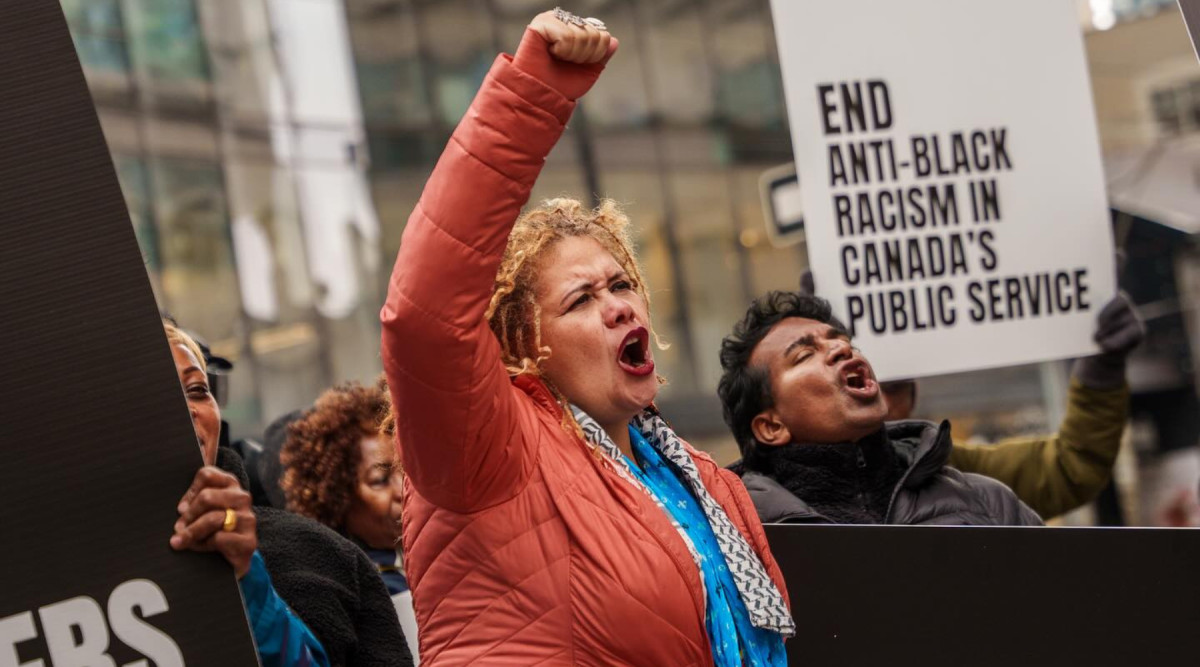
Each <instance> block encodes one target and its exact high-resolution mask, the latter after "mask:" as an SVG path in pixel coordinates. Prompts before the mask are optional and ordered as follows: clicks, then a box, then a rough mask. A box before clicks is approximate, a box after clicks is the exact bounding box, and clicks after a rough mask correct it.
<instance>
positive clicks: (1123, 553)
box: [766, 524, 1200, 667]
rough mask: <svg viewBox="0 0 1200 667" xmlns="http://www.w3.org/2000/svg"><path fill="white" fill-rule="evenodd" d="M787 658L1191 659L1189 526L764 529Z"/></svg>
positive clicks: (986, 665)
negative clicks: (790, 625)
mask: <svg viewBox="0 0 1200 667" xmlns="http://www.w3.org/2000/svg"><path fill="white" fill-rule="evenodd" d="M766 529H767V537H768V539H769V540H770V542H771V550H772V552H773V553H774V554H775V558H776V559H777V560H778V561H779V564H780V566H781V567H782V568H783V575H784V577H785V578H786V579H787V584H788V593H789V595H790V596H791V602H792V612H793V615H794V616H795V618H796V626H797V635H796V637H794V638H793V639H791V640H790V641H789V642H788V656H789V661H790V663H791V664H793V665H807V666H809V667H827V666H829V665H890V666H893V667H902V666H904V665H920V666H921V667H962V666H963V665H971V667H992V666H995V667H1011V666H1013V665H1088V667H1109V666H1112V667H1118V666H1119V667H1127V666H1129V665H1191V664H1195V663H1196V656H1197V652H1196V608H1197V604H1198V601H1200V568H1198V567H1197V563H1200V531H1197V530H1172V529H1140V528H964V527H913V526H794V525H793V526H789V525H778V524H777V525H768V526H766Z"/></svg>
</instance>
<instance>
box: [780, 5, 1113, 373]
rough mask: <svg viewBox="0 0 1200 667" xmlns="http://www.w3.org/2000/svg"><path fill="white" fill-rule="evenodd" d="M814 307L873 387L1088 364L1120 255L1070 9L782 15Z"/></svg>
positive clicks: (943, 8) (784, 11) (788, 10)
mask: <svg viewBox="0 0 1200 667" xmlns="http://www.w3.org/2000/svg"><path fill="white" fill-rule="evenodd" d="M772 8H773V10H774V19H775V30H776V33H777V35H778V43H779V53H780V60H781V63H782V67H783V80H784V85H785V92H786V97H787V106H788V118H789V120H790V124H791V132H792V138H793V145H794V148H795V157H796V166H797V171H798V173H799V177H800V183H801V184H802V187H801V193H802V196H803V209H804V216H805V234H806V242H807V244H808V254H809V260H810V264H811V266H812V271H813V274H814V277H815V280H816V288H817V292H818V294H820V295H821V296H824V297H825V298H827V299H829V300H830V302H831V303H832V304H833V307H834V312H835V313H836V314H837V315H838V316H839V317H840V318H841V319H842V320H843V321H844V322H845V323H846V325H847V326H848V327H850V328H851V329H852V330H853V333H854V335H855V337H856V339H857V340H856V344H857V345H859V346H860V347H861V348H862V350H863V351H864V353H865V354H866V356H867V358H869V359H870V360H871V361H872V362H873V364H874V365H875V369H876V372H877V374H878V375H879V376H880V379H895V378H901V377H916V376H920V375H930V374H937V373H951V372H957V371H966V370H973V369H979V368H985V367H992V366H1003V365H1011V364H1020V363H1029V362H1036V361H1045V360H1050V359H1059V358H1065V357H1072V356H1081V355H1087V354H1090V353H1093V352H1095V351H1096V349H1097V348H1096V346H1095V344H1094V343H1093V342H1092V340H1091V335H1092V331H1093V328H1094V326H1095V318H1096V315H1097V314H1098V313H1099V311H1100V309H1101V308H1103V306H1104V305H1105V302H1107V301H1108V299H1109V298H1111V297H1112V295H1113V294H1114V292H1115V285H1114V275H1113V274H1114V268H1113V244H1112V237H1111V231H1110V229H1109V222H1108V220H1109V218H1108V211H1107V205H1106V200H1105V193H1104V181H1103V172H1102V168H1101V162H1100V147H1099V143H1098V140H1097V132H1096V122H1095V116H1094V113H1093V109H1092V100H1091V93H1090V88H1089V82H1088V76H1087V69H1086V64H1085V61H1084V52H1083V44H1082V36H1081V34H1080V31H1081V28H1080V25H1079V18H1078V14H1077V13H1076V8H1075V3H1074V2H1072V0H1012V1H1010V2H1001V3H978V2H962V1H961V0H909V1H906V2H895V1H894V0H837V1H836V2H833V1H826V2H817V1H815V0H814V1H808V0H773V2H772Z"/></svg>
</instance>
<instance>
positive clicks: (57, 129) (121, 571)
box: [0, 0, 257, 667]
mask: <svg viewBox="0 0 1200 667" xmlns="http://www.w3.org/2000/svg"><path fill="white" fill-rule="evenodd" d="M0 90H2V91H3V93H2V95H3V102H0V138H2V142H0V368H3V378H4V381H3V384H2V385H0V452H2V456H3V459H2V463H0V529H2V530H3V533H2V534H3V537H2V538H0V549H3V557H2V560H0V564H2V565H3V566H2V567H0V664H45V665H57V664H73V665H83V664H88V665H102V664H116V665H124V664H128V663H130V662H132V661H134V660H138V659H141V658H149V659H150V660H151V661H153V663H154V664H156V665H157V666H158V667H167V666H169V665H182V664H184V663H185V662H186V663H187V664H189V665H255V664H257V658H256V657H255V652H254V645H253V640H252V639H251V636H250V633H249V630H248V627H247V624H246V617H245V612H244V610H243V608H242V603H241V598H240V595H239V593H238V590H237V584H236V582H235V581H234V578H233V576H232V574H231V570H230V568H229V566H228V565H227V564H226V563H225V562H224V561H223V560H222V559H221V558H220V557H219V556H215V555H212V554H203V555H202V554H177V553H175V552H173V551H172V550H171V549H170V547H169V545H168V539H169V538H170V536H171V533H172V526H173V524H174V523H175V520H176V519H177V518H178V517H177V514H176V512H175V504H176V503H177V502H178V501H179V498H180V496H182V494H183V492H184V491H185V490H186V489H187V487H188V484H189V483H190V481H191V479H192V476H193V475H194V474H195V471H196V469H197V468H198V467H199V466H200V453H199V449H198V447H197V445H196V438H195V435H194V434H193V433H192V426H191V423H190V422H189V419H188V413H187V407H186V405H185V404H184V398H183V393H182V391H181V390H180V387H179V381H178V379H177V378H176V375H175V371H174V366H173V364H172V362H171V356H170V352H169V350H168V348H167V345H166V341H165V337H164V335H163V331H162V326H161V324H160V323H159V320H158V314H157V309H156V307H155V303H154V297H153V295H152V293H151V290H150V284H149V282H148V280H147V278H146V272H145V268H144V266H143V262H142V257H141V255H140V254H139V252H138V248H137V244H136V242H135V239H134V234H133V228H132V226H131V225H130V222H129V216H128V213H127V211H126V209H125V203H124V200H123V199H122V196H121V190H120V188H119V187H118V184H117V178H116V173H115V172H114V170H113V165H112V162H111V160H110V157H109V153H108V150H107V148H106V146H105V143H104V137H103V135H102V134H101V131H100V124H99V122H98V120H97V118H96V114H95V111H94V109H93V107H92V101H91V98H90V96H89V94H88V90H87V86H86V83H85V81H84V78H83V73H82V71H81V70H80V66H79V62H78V60H77V59H76V55H75V50H74V47H73V46H72V43H71V37H70V35H69V33H68V31H67V25H66V22H65V20H64V19H63V15H62V10H61V9H60V7H59V3H58V2H57V0H19V1H12V2H6V3H3V9H0ZM39 661H40V662H39ZM143 664H144V663H143Z"/></svg>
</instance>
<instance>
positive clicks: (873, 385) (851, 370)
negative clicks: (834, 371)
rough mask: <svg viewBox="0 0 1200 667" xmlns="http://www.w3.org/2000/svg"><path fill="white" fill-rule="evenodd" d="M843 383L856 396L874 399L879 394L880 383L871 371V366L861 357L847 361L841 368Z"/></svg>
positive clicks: (863, 398)
mask: <svg viewBox="0 0 1200 667" xmlns="http://www.w3.org/2000/svg"><path fill="white" fill-rule="evenodd" d="M841 374H842V385H843V386H845V387H846V390H847V391H848V392H850V394H851V395H852V396H854V397H855V398H859V399H862V400H872V399H874V398H875V397H877V396H879V383H878V382H876V381H875V376H874V374H873V373H871V367H870V366H869V365H867V362H865V361H862V360H861V359H855V360H854V361H849V362H846V363H845V364H843V365H842V368H841Z"/></svg>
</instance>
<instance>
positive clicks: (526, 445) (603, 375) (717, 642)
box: [381, 10, 795, 667]
mask: <svg viewBox="0 0 1200 667" xmlns="http://www.w3.org/2000/svg"><path fill="white" fill-rule="evenodd" d="M616 47H617V42H616V40H615V39H612V38H610V36H609V35H608V33H607V32H606V31H605V30H604V28H603V24H602V23H601V22H600V21H598V20H594V19H592V20H584V19H580V18H578V17H575V16H573V15H570V14H567V13H565V12H562V11H561V10H558V11H554V12H546V13H543V14H540V15H538V16H537V17H536V18H534V20H533V22H532V23H531V24H530V26H529V28H528V29H527V30H526V32H525V35H524V37H523V39H522V41H521V45H520V47H519V48H518V49H517V52H516V55H515V56H512V57H509V56H507V55H502V56H500V57H499V58H498V59H497V61H496V63H495V65H494V66H493V67H492V69H491V71H490V73H489V74H488V75H487V77H486V78H485V79H484V81H483V84H482V87H481V88H480V90H479V93H478V94H477V95H476V97H475V100H474V102H473V103H472V105H471V107H470V109H469V110H468V111H467V112H466V115H465V116H464V117H463V119H462V121H461V122H460V123H459V125H458V127H457V129H456V130H455V131H454V134H453V136H452V138H451V140H450V142H449V144H448V145H447V147H446V149H445V152H444V153H443V154H442V157H441V159H440V160H439V162H438V164H437V167H435V169H434V171H433V174H432V175H431V176H430V177H429V180H428V181H427V182H426V184H425V189H424V192H423V193H422V195H421V199H420V201H419V202H418V204H417V207H416V209H415V210H414V211H413V213H412V215H411V217H410V218H409V221H408V225H407V226H406V227H405V229H404V238H403V242H402V243H401V246H400V253H399V256H398V257H397V259H396V264H395V269H394V271H393V274H392V279H391V284H390V286H389V289H388V297H387V302H386V304H385V305H384V307H383V310H382V313H381V321H382V325H383V340H382V349H381V352H382V356H383V364H384V368H385V370H386V372H387V380H388V387H389V388H390V392H391V399H392V400H391V402H392V411H393V412H394V413H395V414H396V415H398V416H399V417H400V418H398V419H396V420H395V424H396V446H397V452H398V453H399V458H400V461H401V463H402V464H403V466H404V473H405V487H404V509H403V512H404V528H403V532H404V556H405V565H406V569H407V572H408V575H409V581H410V582H411V584H412V588H413V598H414V602H415V606H416V610H417V618H418V621H419V626H420V631H421V640H420V643H421V660H422V662H423V663H424V664H425V665H427V666H428V665H437V666H439V667H441V666H444V665H467V664H470V665H566V664H572V665H574V664H586V665H647V666H649V665H656V666H657V665H714V664H715V665H717V666H719V667H743V666H751V667H756V666H764V665H783V664H786V660H787V656H786V654H785V652H784V649H783V639H784V637H785V636H790V635H791V634H793V633H794V631H795V622H794V621H793V620H792V618H791V614H790V612H789V610H788V606H787V597H786V592H785V587H784V583H783V578H782V573H781V572H780V570H779V567H778V565H777V564H776V563H775V560H774V558H773V557H772V556H771V552H770V548H769V546H768V545H767V541H766V536H765V534H764V532H763V529H762V526H761V524H760V523H759V521H758V517H757V516H756V515H755V514H754V509H753V505H751V503H750V498H749V497H748V496H747V495H746V490H745V488H743V487H742V485H741V483H740V482H739V481H738V479H737V477H736V476H735V475H733V474H732V473H730V472H729V471H726V470H723V469H722V468H720V467H719V466H717V464H716V463H715V462H714V461H713V460H712V458H711V457H709V456H707V455H705V454H704V453H702V452H698V451H696V450H695V449H693V448H691V447H690V446H689V445H688V444H687V443H686V442H684V441H683V440H682V439H680V438H679V437H678V436H677V435H676V434H675V433H674V431H673V430H672V429H671V427H670V426H669V425H667V423H666V422H665V421H664V420H663V419H662V417H661V416H659V414H658V412H657V411H656V410H655V409H654V406H653V402H654V398H655V396H656V395H657V393H658V387H659V379H658V376H657V374H656V373H655V366H654V357H653V353H652V350H651V342H652V341H654V340H655V338H654V335H653V333H652V332H653V329H652V324H651V321H650V315H649V297H648V295H649V290H648V288H647V286H646V284H645V282H644V281H643V280H642V274H641V270H640V268H639V267H638V264H637V260H636V256H635V255H634V253H633V249H632V244H631V242H630V239H629V232H628V226H629V220H628V218H627V217H626V216H625V215H624V214H623V213H622V212H621V211H620V210H619V208H618V207H617V206H616V205H615V204H614V203H612V202H611V201H605V202H603V203H602V204H601V205H600V206H599V207H598V208H596V209H594V210H589V209H587V208H585V207H584V206H582V205H581V204H580V203H579V202H578V201H575V200H571V199H557V200H552V201H549V202H546V203H545V204H543V205H542V206H539V207H535V208H534V209H532V210H530V211H527V212H526V213H525V214H524V215H521V208H522V206H524V204H525V203H526V201H527V200H528V198H529V194H530V189H531V188H532V187H533V184H534V181H535V180H536V179H537V177H538V174H539V173H540V171H541V170H542V168H543V167H544V166H545V164H546V156H547V155H548V154H549V153H550V151H551V149H552V148H553V147H554V145H555V143H557V141H558V139H559V137H560V136H561V135H562V132H563V131H564V129H565V127H566V123H567V121H568V119H569V118H570V116H571V112H572V110H573V109H574V107H575V103H576V100H578V99H579V98H580V97H582V96H583V95H584V93H586V92H587V91H588V89H589V88H591V86H592V84H593V83H594V82H595V81H596V79H597V77H598V76H599V75H600V72H601V70H602V69H603V67H604V64H605V63H606V62H607V60H608V58H609V57H610V56H611V55H612V53H613V52H614V51H615V50H616ZM518 218H519V219H518Z"/></svg>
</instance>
